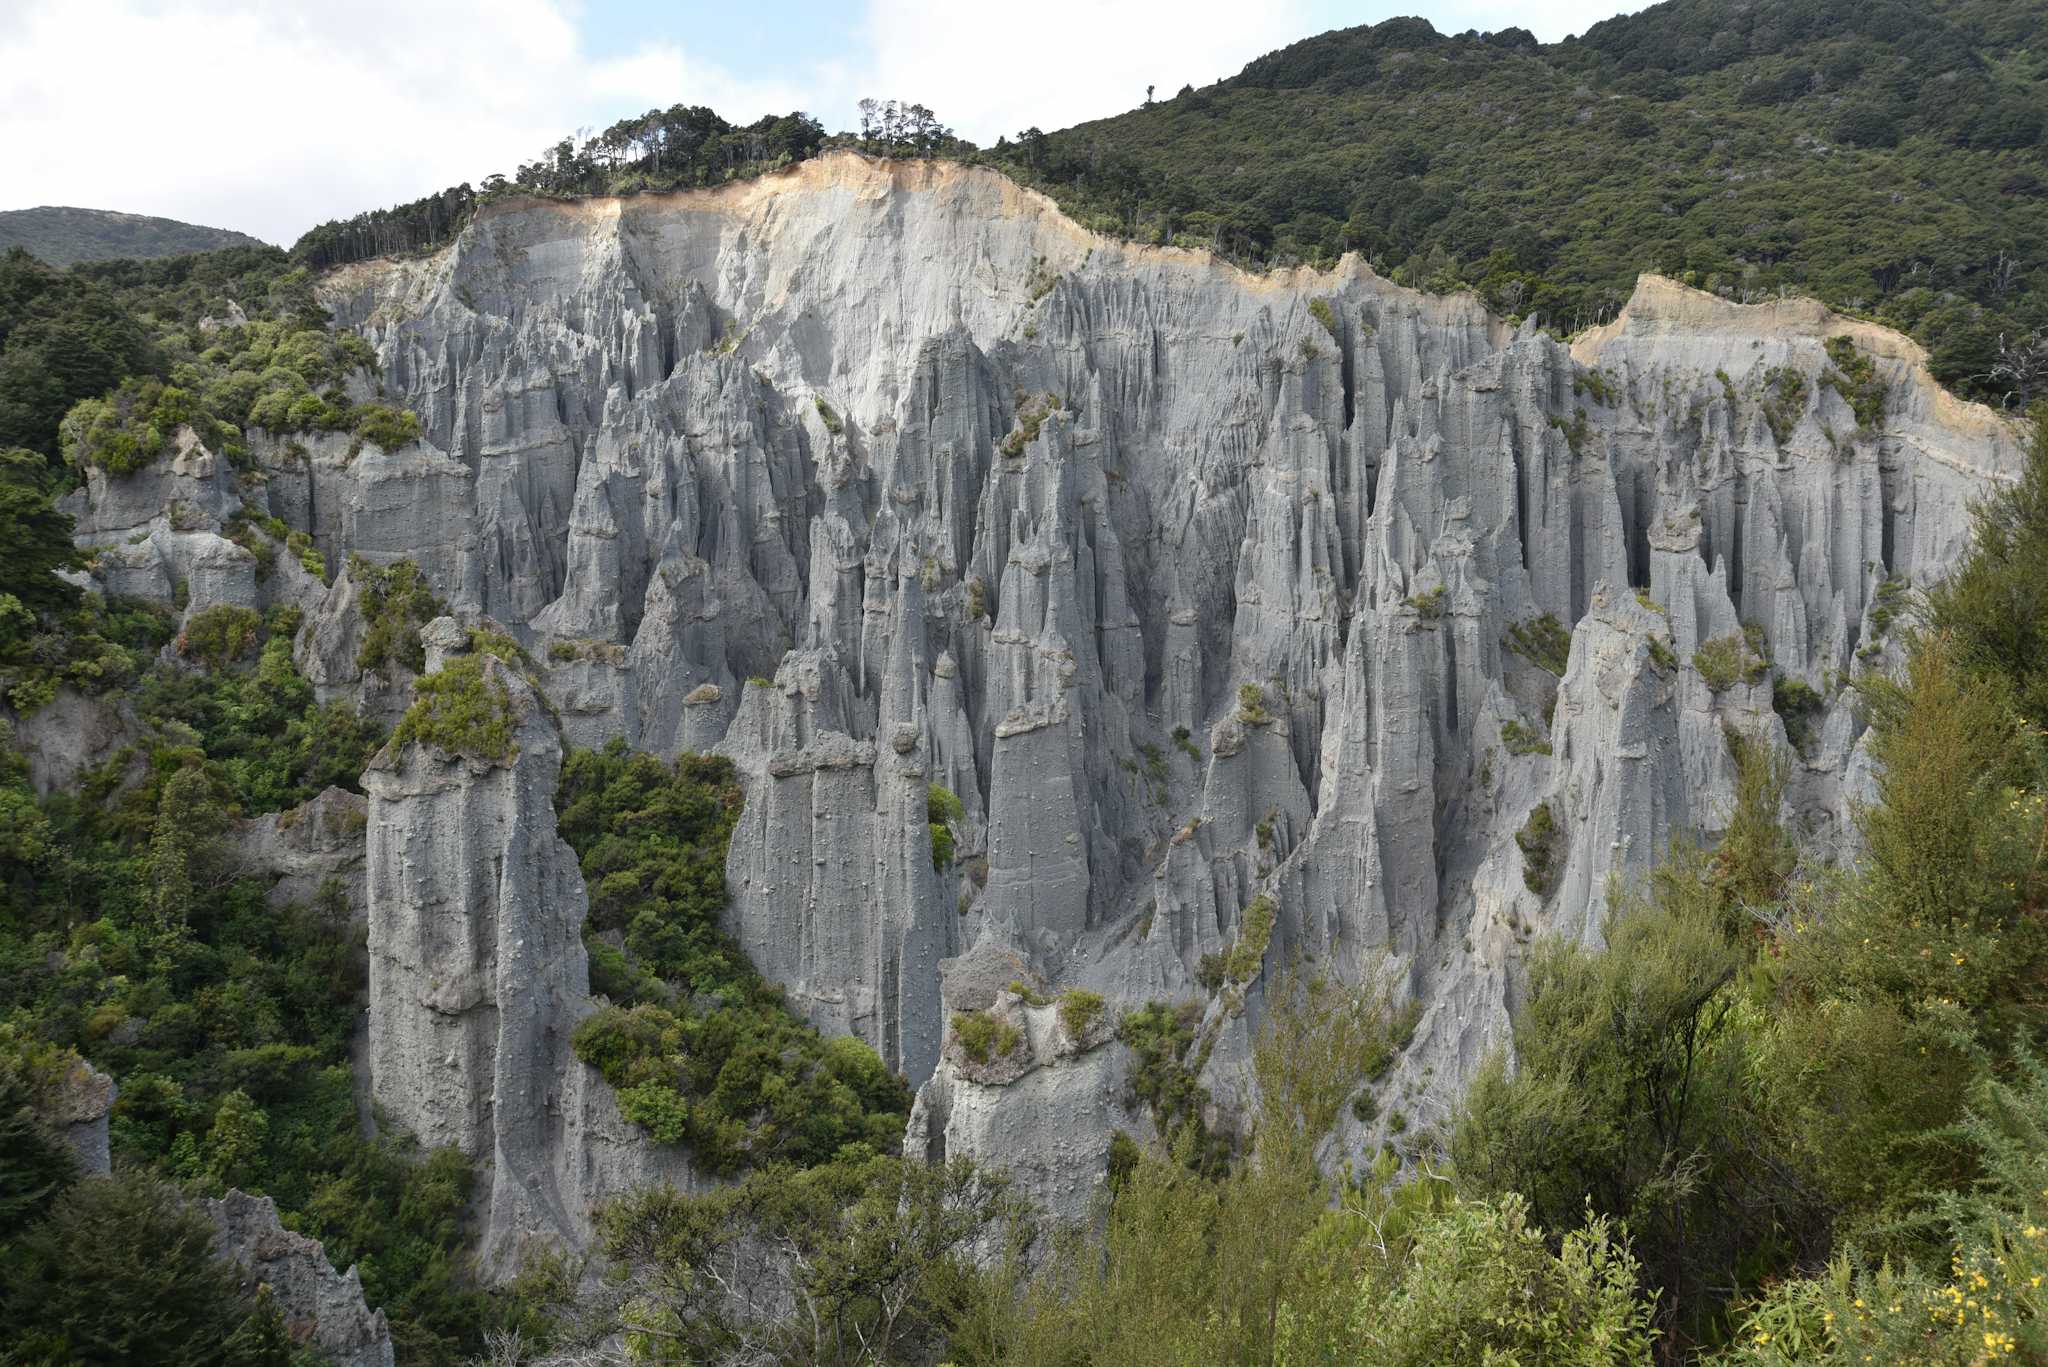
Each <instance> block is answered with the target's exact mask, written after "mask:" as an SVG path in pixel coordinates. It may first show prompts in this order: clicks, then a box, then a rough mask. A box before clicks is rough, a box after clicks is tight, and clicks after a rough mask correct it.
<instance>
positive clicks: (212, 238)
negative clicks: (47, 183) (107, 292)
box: [0, 208, 262, 266]
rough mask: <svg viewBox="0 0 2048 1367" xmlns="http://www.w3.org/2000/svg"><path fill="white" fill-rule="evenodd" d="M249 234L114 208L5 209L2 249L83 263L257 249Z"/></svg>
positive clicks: (0, 222)
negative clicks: (23, 251)
mask: <svg viewBox="0 0 2048 1367" xmlns="http://www.w3.org/2000/svg"><path fill="white" fill-rule="evenodd" d="M261 245H262V244H261V243H260V242H258V241H257V240H256V239H255V238H253V237H250V236H249V235H248V234H247V233H238V232H234V231H232V230H231V229H227V228H202V227H200V226H199V225H198V224H196V223H180V222H178V221H177V220H176V219H172V218H152V217H150V216H149V215H147V214H123V213H117V212H115V211H114V210H112V209H70V208H42V209H9V210H6V211H4V212H0V252H5V251H8V250H9V249H11V248H14V247H22V248H25V249H26V250H27V251H28V252H30V253H31V254H32V255H34V256H35V257H36V258H37V259H38V260H41V261H46V262H48V263H49V264H50V265H52V266H69V265H72V264H74V263H76V262H79V261H112V260H116V259H120V258H134V259H141V258H145V257H157V256H178V255H181V254H183V253H185V252H211V251H218V250H220V249H221V248H222V247H257V246H261Z"/></svg>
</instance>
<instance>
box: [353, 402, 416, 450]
mask: <svg viewBox="0 0 2048 1367" xmlns="http://www.w3.org/2000/svg"><path fill="white" fill-rule="evenodd" d="M350 430H351V431H353V432H354V433H355V435H356V437H357V438H358V439H359V440H361V441H366V442H369V443H370V444H371V445H373V446H381V447H383V448H384V449H385V450H386V451H396V450H397V449H398V448H399V447H401V446H410V445H411V444H412V443H413V442H416V441H418V440H419V439H420V419H419V415H418V414H417V413H413V412H410V411H407V410H404V409H398V408H392V407H390V406H388V405H386V404H381V403H366V404H362V405H360V406H359V407H357V409H356V411H355V421H354V422H353V423H352V424H351V425H350Z"/></svg>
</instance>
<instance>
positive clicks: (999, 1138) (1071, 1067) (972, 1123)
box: [904, 989, 1147, 1224]
mask: <svg viewBox="0 0 2048 1367" xmlns="http://www.w3.org/2000/svg"><path fill="white" fill-rule="evenodd" d="M983 1010H984V1012H985V1016H986V1018H987V1019H989V1020H990V1021H992V1022H993V1023H994V1024H995V1026H996V1028H997V1029H998V1030H1001V1031H1005V1032H1010V1033H1006V1034H1004V1035H1003V1036H1001V1037H1000V1039H1001V1040H1002V1041H1007V1040H1011V1039H1014V1042H1013V1043H1011V1044H1010V1045H1009V1047H1008V1048H1003V1047H1001V1045H1000V1041H999V1044H998V1045H997V1046H994V1047H992V1048H991V1049H989V1050H988V1051H987V1053H986V1054H985V1056H984V1057H982V1058H979V1059H977V1058H975V1057H973V1056H971V1055H970V1054H969V1053H968V1052H967V1051H966V1049H965V1047H964V1046H963V1045H962V1043H961V1041H960V1038H959V1036H958V1034H957V1033H955V1034H953V1035H952V1036H950V1037H949V1038H948V1040H947V1047H946V1055H945V1062H944V1066H943V1067H942V1068H940V1069H939V1070H938V1072H937V1073H936V1074H935V1075H934V1076H933V1077H932V1079H931V1081H930V1082H929V1083H927V1084H926V1085H925V1086H924V1087H923V1088H922V1089H921V1090H920V1091H919V1092H918V1094H917V1103H916V1105H915V1106H914V1107H913V1109H912V1110H911V1113H910V1127H909V1131H910V1132H909V1135H908V1137H907V1138H906V1139H905V1141H904V1148H905V1151H906V1152H909V1153H922V1154H925V1155H927V1156H929V1157H930V1158H931V1159H933V1160H934V1161H940V1160H943V1159H945V1158H947V1157H949V1156H959V1155H967V1156H969V1157H973V1158H976V1159H979V1160H982V1161H984V1162H987V1163H990V1164H992V1165H995V1166H999V1167H1001V1168H1003V1169H1005V1170H1007V1171H1008V1172H1009V1174H1010V1177H1011V1180H1012V1181H1014V1182H1016V1183H1017V1185H1018V1187H1019V1189H1020V1190H1023V1191H1026V1192H1029V1193H1031V1195H1032V1197H1033V1198H1034V1199H1035V1200H1036V1201H1037V1202H1038V1203H1039V1205H1040V1207H1041V1209H1042V1210H1043V1211H1044V1212H1045V1213H1046V1214H1047V1215H1048V1216H1050V1217H1051V1218H1052V1219H1053V1220H1055V1221H1060V1222H1064V1223H1070V1224H1079V1223H1081V1222H1083V1221H1086V1220H1089V1219H1092V1218H1093V1217H1094V1215H1095V1213H1096V1208H1097V1203H1098V1201H1099V1200H1100V1199H1101V1198H1102V1197H1104V1196H1105V1195H1106V1194H1107V1182H1106V1179H1107V1177H1108V1171H1109V1147H1110V1137H1111V1135H1112V1134H1114V1133H1116V1132H1117V1131H1119V1130H1124V1131H1135V1132H1138V1133H1144V1132H1145V1131H1146V1128H1147V1122H1146V1120H1145V1117H1144V1116H1143V1115H1142V1114H1138V1115H1133V1114H1131V1113H1130V1112H1129V1111H1128V1110H1127V1109H1126V1105H1125V1096H1124V1080H1125V1077H1126V1075H1127V1073H1128V1059H1127V1058H1126V1053H1127V1051H1126V1050H1125V1049H1124V1047H1123V1046H1122V1045H1121V1044H1118V1043H1116V1042H1115V1040H1114V1022H1113V1020H1112V1019H1111V1018H1110V1017H1109V1016H1108V1015H1106V1014H1105V1015H1102V1016H1099V1017H1096V1018H1094V1019H1093V1020H1091V1021H1089V1022H1088V1023H1087V1024H1086V1025H1084V1026H1083V1027H1082V1029H1081V1031H1080V1034H1079V1036H1078V1038H1077V1037H1076V1035H1075V1033H1074V1031H1073V1030H1071V1029H1069V1028H1068V1024H1067V1022H1066V1021H1065V1020H1064V1019H1063V1018H1062V1016H1061V1013H1060V1010H1059V1007H1058V1005H1057V1004H1056V1003H1042V1004H1039V1005H1032V1004H1031V1003H1030V1002H1028V1001H1027V1000H1026V999H1024V998H1023V997H1021V996H1019V995H1018V994H1017V993H1016V992H1013V991H1010V990H1008V989H1004V990H1003V991H1001V992H999V993H998V994H997V996H996V998H995V999H994V1001H993V1002H992V1003H991V1004H990V1005H989V1006H988V1007H986V1008H983Z"/></svg>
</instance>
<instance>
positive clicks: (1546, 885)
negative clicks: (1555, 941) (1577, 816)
mask: <svg viewBox="0 0 2048 1367" xmlns="http://www.w3.org/2000/svg"><path fill="white" fill-rule="evenodd" d="M1563 843H1564V830H1563V828H1562V827H1560V826H1559V825H1558V822H1557V808H1556V806H1555V805H1554V804H1552V803H1550V802H1539V803H1537V804H1536V807H1535V809H1534V810H1533V811H1531V812H1530V813H1529V819H1528V820H1527V821H1525V822H1523V823H1522V829H1521V830H1519V831H1517V832H1516V833H1515V845H1516V847H1517V848H1519V849H1520V850H1521V851H1522V882H1523V883H1524V884H1525V885H1527V887H1528V889H1529V891H1531V892H1533V893H1535V894H1536V895H1537V896H1538V897H1548V896H1549V895H1550V893H1551V891H1552V889H1553V888H1554V887H1555V885H1556V880H1557V875H1558V872H1559V870H1558V868H1557V862H1558V859H1559V858H1560V857H1561V856H1562V855H1563V853H1564V851H1563V849H1562V845H1563Z"/></svg>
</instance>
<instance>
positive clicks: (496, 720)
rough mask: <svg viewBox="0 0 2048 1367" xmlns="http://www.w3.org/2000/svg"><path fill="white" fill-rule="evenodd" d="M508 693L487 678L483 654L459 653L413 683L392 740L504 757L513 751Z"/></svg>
mask: <svg viewBox="0 0 2048 1367" xmlns="http://www.w3.org/2000/svg"><path fill="white" fill-rule="evenodd" d="M514 726H515V719H514V717H513V715H512V693H511V690H510V689H508V688H506V687H505V681H504V680H503V679H494V678H491V677H490V675H489V673H488V672H487V671H486V670H485V668H484V661H483V659H482V657H479V656H476V655H459V656H457V657H456V658H454V659H452V660H450V661H449V662H448V663H447V664H445V665H443V666H442V667H441V668H440V669H437V670H435V671H434V672H433V673H432V674H429V675H427V676H426V677H424V678H422V679H420V680H419V681H418V682H417V683H415V684H414V685H413V702H412V706H411V707H408V708H407V709H406V710H405V716H404V717H403V718H402V719H401V720H400V721H399V723H398V729H397V730H396V731H394V732H393V733H392V735H391V739H392V742H393V743H394V744H397V745H404V744H405V743H406V742H408V741H418V742H420V743H421V744H422V745H432V746H436V747H438V748H439V749H442V750H446V751H448V752H449V753H450V754H455V755H468V756H470V757H471V758H473V759H486V760H497V761H501V762H502V761H505V760H509V759H511V758H512V757H513V756H514V755H515V754H517V753H518V752H519V751H518V747H517V746H516V745H515V744H514V743H513V740H512V732H513V728H514Z"/></svg>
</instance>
